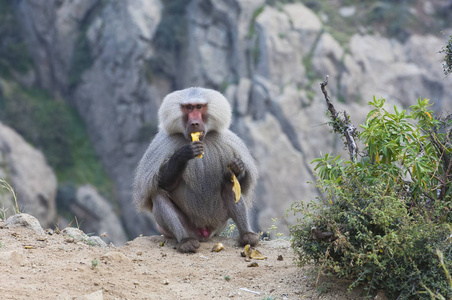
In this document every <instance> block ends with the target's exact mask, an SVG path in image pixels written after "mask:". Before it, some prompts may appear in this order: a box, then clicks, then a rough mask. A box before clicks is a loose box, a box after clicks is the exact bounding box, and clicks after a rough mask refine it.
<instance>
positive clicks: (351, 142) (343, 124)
mask: <svg viewBox="0 0 452 300" xmlns="http://www.w3.org/2000/svg"><path fill="white" fill-rule="evenodd" d="M328 77H329V76H328V75H326V77H325V80H324V81H323V82H322V83H321V84H320V87H321V89H322V92H323V95H324V96H325V101H326V104H327V106H328V110H329V112H330V114H331V120H332V121H333V128H334V131H336V132H338V133H340V134H342V135H344V136H345V140H346V144H347V147H348V153H349V154H350V159H351V161H353V162H354V161H355V159H356V155H357V153H358V147H357V146H356V142H355V138H354V137H355V134H356V127H355V126H354V125H353V124H352V123H350V118H349V116H348V115H347V112H346V111H344V113H343V114H344V118H343V119H341V118H339V113H338V112H337V111H336V109H335V108H334V106H333V103H332V102H331V100H330V97H329V96H328V92H327V91H326V89H325V87H326V86H327V85H328Z"/></svg>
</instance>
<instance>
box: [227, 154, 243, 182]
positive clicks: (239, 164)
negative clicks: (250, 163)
mask: <svg viewBox="0 0 452 300" xmlns="http://www.w3.org/2000/svg"><path fill="white" fill-rule="evenodd" d="M229 168H230V169H231V172H232V173H234V174H235V176H236V177H237V178H239V177H241V175H243V173H244V172H245V165H244V164H243V161H242V160H241V159H240V158H236V159H234V160H233V161H232V162H231V163H230V164H229Z"/></svg>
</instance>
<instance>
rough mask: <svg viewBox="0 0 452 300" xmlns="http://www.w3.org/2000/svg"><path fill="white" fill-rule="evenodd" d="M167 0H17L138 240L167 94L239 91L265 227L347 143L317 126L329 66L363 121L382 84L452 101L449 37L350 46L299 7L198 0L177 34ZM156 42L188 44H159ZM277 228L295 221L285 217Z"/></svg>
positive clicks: (310, 193)
mask: <svg viewBox="0 0 452 300" xmlns="http://www.w3.org/2000/svg"><path fill="white" fill-rule="evenodd" d="M180 2H183V1H180ZM165 3H166V2H165V1H158V0H124V1H101V0H90V1H84V0H78V1H57V0H49V1H38V0H21V1H19V4H18V6H17V14H18V16H19V20H20V22H22V24H23V28H24V34H25V36H26V39H27V41H28V43H29V45H30V49H32V53H33V57H34V62H35V66H36V70H37V73H38V75H39V76H37V78H39V82H37V83H38V84H40V85H41V86H42V87H44V88H46V89H48V90H49V91H51V92H52V93H53V94H56V95H61V96H63V98H64V99H66V100H67V101H69V102H71V103H72V104H73V105H75V106H76V107H77V109H78V111H79V112H80V114H81V115H82V117H83V118H84V120H85V122H86V124H87V127H88V131H89V133H90V135H91V139H92V142H93V143H94V145H95V148H96V150H97V152H98V154H99V156H100V158H101V160H102V163H103V164H104V166H105V168H106V169H107V171H108V174H109V175H110V176H111V178H112V179H113V180H114V182H115V184H116V189H117V191H116V192H117V193H116V194H117V196H118V200H119V203H120V207H121V217H122V221H123V223H124V224H125V226H126V229H127V231H128V233H129V234H130V235H131V236H136V235H138V234H149V233H151V232H153V228H152V225H151V224H150V222H149V218H147V217H146V216H144V215H137V213H136V212H135V208H134V207H133V206H132V205H131V201H130V199H131V196H130V195H131V180H132V178H133V171H134V168H135V166H136V164H137V162H138V160H139V158H140V157H141V155H142V154H143V152H144V150H145V148H146V146H147V144H148V142H149V140H150V138H151V137H152V135H153V134H155V131H156V128H157V118H156V115H157V109H158V106H159V103H160V101H161V100H162V99H163V97H164V96H165V95H166V94H167V93H168V92H170V91H171V90H173V89H181V88H185V87H189V86H204V87H209V88H214V89H218V90H220V91H222V92H224V93H225V94H226V96H227V97H228V99H229V100H230V102H231V104H232V106H233V109H234V111H235V112H236V113H235V118H234V121H233V130H234V131H235V132H237V133H238V134H239V135H240V136H241V137H242V138H243V139H244V140H245V141H246V142H247V143H248V145H249V146H250V148H251V152H252V153H253V154H254V155H255V157H256V159H257V160H258V165H259V166H260V172H261V174H262V176H261V181H260V183H259V186H258V190H257V195H258V197H257V201H256V213H255V221H256V222H255V224H254V225H255V227H259V228H260V229H262V230H264V231H265V230H266V228H268V227H269V226H270V225H271V220H270V217H273V218H274V217H277V218H279V219H280V220H281V219H283V218H284V216H285V214H286V209H288V208H289V207H290V204H291V203H292V202H293V201H299V200H303V201H306V200H311V199H313V198H314V197H315V196H316V195H317V190H316V188H315V187H314V185H312V184H306V181H313V180H314V177H313V174H312V167H311V166H310V164H309V162H310V161H311V160H312V159H314V158H315V157H317V156H318V155H319V153H320V151H322V152H323V153H326V152H332V151H336V150H340V149H341V148H342V145H341V143H338V142H337V141H336V140H335V139H334V137H333V136H332V135H330V134H329V129H328V128H327V126H320V125H322V124H324V123H325V122H326V121H327V118H326V116H325V114H324V111H325V109H326V106H325V104H324V99H323V95H322V94H321V91H320V88H319V85H318V83H320V82H321V81H322V79H323V78H324V76H325V75H327V74H329V75H330V83H331V84H330V85H329V86H328V88H329V90H330V95H331V96H332V97H333V99H338V98H341V99H343V100H344V102H343V103H341V104H338V105H337V108H338V109H344V108H345V109H346V110H347V111H348V112H349V114H351V116H352V121H353V122H354V123H355V124H358V123H359V122H362V118H363V116H365V115H366V111H367V107H365V106H363V103H367V102H368V101H369V100H371V99H372V96H373V95H374V94H375V95H376V96H377V97H380V96H384V97H387V99H388V102H390V103H395V104H402V105H405V106H407V105H410V104H411V103H414V101H415V100H416V99H417V98H418V97H422V98H424V97H429V98H431V99H432V100H433V101H434V102H435V109H436V110H446V109H449V110H451V109H452V104H451V102H450V99H449V100H448V97H450V95H451V94H452V84H450V80H451V79H450V78H446V79H444V78H443V75H442V68H441V56H440V55H439V54H437V52H438V51H439V50H440V49H441V47H442V45H443V39H442V38H438V37H434V36H416V35H414V36H411V37H410V38H409V39H408V40H407V41H406V42H405V43H401V42H398V41H396V40H391V39H387V38H384V37H380V36H370V35H366V36H361V35H356V36H354V37H353V38H352V39H351V42H350V45H347V47H348V49H349V51H345V49H344V46H343V45H340V44H339V43H338V42H337V41H336V40H335V39H334V38H333V37H332V36H331V35H330V34H329V33H328V32H325V31H324V30H323V25H322V22H321V21H320V19H319V18H318V17H317V16H316V15H315V14H314V13H313V12H312V11H311V10H309V9H308V8H306V7H305V6H304V5H302V4H299V3H297V4H286V5H279V6H278V8H275V7H272V6H268V5H265V1H264V0H218V1H211V0H193V1H190V2H189V3H188V2H187V3H188V4H187V3H185V4H183V5H184V6H183V7H180V8H179V10H180V11H182V12H183V13H182V18H179V19H178V20H179V21H180V20H182V21H181V22H182V25H180V26H179V27H177V28H176V29H177V30H176V31H175V32H178V33H181V32H182V36H183V38H180V40H174V39H177V38H178V35H176V34H172V33H173V32H172V31H171V30H169V29H171V28H173V27H168V26H170V25H171V24H173V23H171V22H169V21H168V20H169V19H168V18H169V17H170V15H168V11H169V8H168V7H165V5H166V4H165ZM172 9H174V7H173V8H172ZM168 24H170V25H168ZM165 26H166V27H165ZM171 26H172V25H171ZM175 26H176V25H175ZM168 28H169V29H168ZM173 29H174V28H173ZM165 30H169V31H165ZM165 32H167V33H168V32H170V34H167V35H166V36H165V35H162V34H164V33H165ZM157 40H159V41H162V40H163V41H165V43H166V44H169V45H172V43H173V44H174V43H175V44H176V45H178V46H177V47H168V48H167V49H162V48H161V47H157ZM80 58H85V59H84V60H83V59H80ZM287 220H288V222H289V223H290V222H292V220H291V219H290V218H288V219H287ZM277 226H278V224H277ZM278 228H279V229H281V231H285V223H284V222H281V223H279V226H278Z"/></svg>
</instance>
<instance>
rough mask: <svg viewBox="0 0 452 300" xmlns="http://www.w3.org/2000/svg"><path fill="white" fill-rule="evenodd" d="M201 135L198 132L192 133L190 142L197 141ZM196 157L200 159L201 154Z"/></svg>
mask: <svg viewBox="0 0 452 300" xmlns="http://www.w3.org/2000/svg"><path fill="white" fill-rule="evenodd" d="M201 135H202V132H200V131H198V132H193V133H192V134H191V140H192V141H193V142H196V141H199V137H200V136H201ZM197 157H198V158H202V154H199V155H198V156H197Z"/></svg>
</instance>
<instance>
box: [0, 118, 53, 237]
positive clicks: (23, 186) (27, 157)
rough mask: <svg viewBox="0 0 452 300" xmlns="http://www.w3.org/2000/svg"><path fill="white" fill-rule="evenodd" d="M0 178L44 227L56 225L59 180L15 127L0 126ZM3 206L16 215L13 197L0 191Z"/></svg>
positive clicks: (23, 207) (25, 209) (22, 209)
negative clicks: (13, 128)
mask: <svg viewBox="0 0 452 300" xmlns="http://www.w3.org/2000/svg"><path fill="white" fill-rule="evenodd" d="M0 178H4V179H5V180H6V181H7V182H8V183H9V184H10V185H11V186H12V188H13V189H14V191H15V192H16V194H17V202H18V206H19V210H20V211H21V212H29V213H31V214H33V216H35V217H36V218H37V219H38V220H39V222H40V223H41V224H42V226H44V227H46V228H47V227H50V226H52V225H53V222H54V221H55V216H56V208H55V195H56V188H57V181H56V177H55V175H54V173H53V171H52V169H50V167H49V166H48V164H47V162H46V160H45V158H44V156H43V155H42V153H41V152H40V151H38V150H36V149H34V148H33V147H32V146H30V145H29V144H28V143H27V142H25V141H24V139H23V138H22V137H21V136H20V135H18V134H17V133H16V132H15V131H14V130H12V129H11V128H9V127H7V126H5V125H3V124H2V123H0ZM0 203H1V204H0V205H2V207H4V208H7V209H8V211H7V214H12V213H13V212H14V207H15V203H14V199H13V197H12V195H11V194H10V193H9V192H7V191H5V190H4V189H0Z"/></svg>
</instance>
